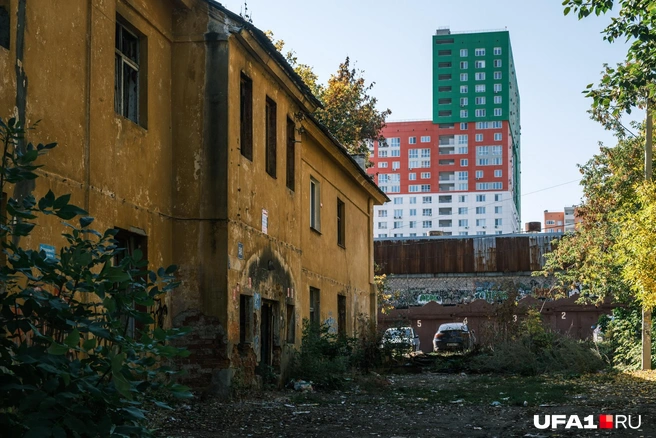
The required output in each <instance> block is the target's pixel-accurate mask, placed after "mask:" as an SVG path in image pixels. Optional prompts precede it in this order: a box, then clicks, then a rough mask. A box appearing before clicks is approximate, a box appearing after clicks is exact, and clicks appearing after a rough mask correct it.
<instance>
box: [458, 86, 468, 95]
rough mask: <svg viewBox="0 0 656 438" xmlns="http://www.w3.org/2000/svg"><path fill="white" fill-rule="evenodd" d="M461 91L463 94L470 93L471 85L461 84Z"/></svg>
mask: <svg viewBox="0 0 656 438" xmlns="http://www.w3.org/2000/svg"><path fill="white" fill-rule="evenodd" d="M460 93H461V94H467V93H469V87H467V85H461V86H460Z"/></svg>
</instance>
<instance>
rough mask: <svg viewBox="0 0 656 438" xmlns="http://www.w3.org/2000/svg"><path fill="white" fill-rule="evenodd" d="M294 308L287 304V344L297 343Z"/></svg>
mask: <svg viewBox="0 0 656 438" xmlns="http://www.w3.org/2000/svg"><path fill="white" fill-rule="evenodd" d="M295 312H296V311H295V309H294V306H292V305H291V304H287V343H288V344H293V343H294V342H296V313H295Z"/></svg>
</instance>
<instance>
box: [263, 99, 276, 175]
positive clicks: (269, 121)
mask: <svg viewBox="0 0 656 438" xmlns="http://www.w3.org/2000/svg"><path fill="white" fill-rule="evenodd" d="M277 112H278V109H277V105H276V102H275V101H274V100H273V99H271V98H270V97H269V96H267V97H266V104H265V112H264V126H265V129H264V143H265V157H266V159H265V170H266V173H268V174H269V176H270V177H271V178H274V179H277V176H276V175H277V170H278V169H277V168H278V163H277V153H278V133H277V125H278V120H277V118H278V114H277Z"/></svg>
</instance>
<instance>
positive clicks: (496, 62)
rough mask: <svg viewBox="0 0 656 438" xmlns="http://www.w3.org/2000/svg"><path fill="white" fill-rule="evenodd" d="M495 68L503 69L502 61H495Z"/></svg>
mask: <svg viewBox="0 0 656 438" xmlns="http://www.w3.org/2000/svg"><path fill="white" fill-rule="evenodd" d="M494 67H496V68H498V67H501V60H500V59H495V60H494Z"/></svg>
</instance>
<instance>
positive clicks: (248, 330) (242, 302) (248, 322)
mask: <svg viewBox="0 0 656 438" xmlns="http://www.w3.org/2000/svg"><path fill="white" fill-rule="evenodd" d="M252 342H253V297H252V296H250V295H239V343H240V344H242V345H246V344H251V343H252Z"/></svg>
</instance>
